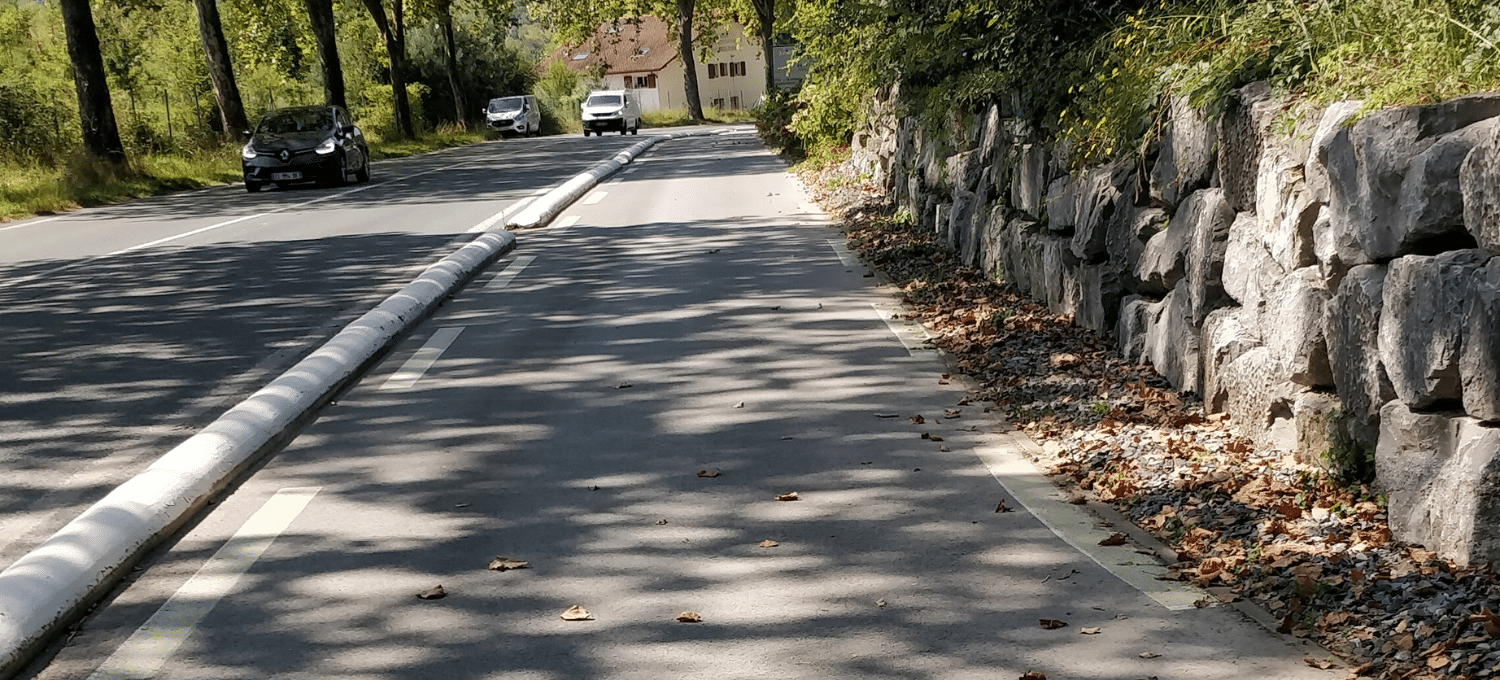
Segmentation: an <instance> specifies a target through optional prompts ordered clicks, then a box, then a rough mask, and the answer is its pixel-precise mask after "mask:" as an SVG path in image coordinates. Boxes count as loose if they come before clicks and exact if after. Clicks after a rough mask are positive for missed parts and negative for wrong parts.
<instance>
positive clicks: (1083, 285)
mask: <svg viewBox="0 0 1500 680" xmlns="http://www.w3.org/2000/svg"><path fill="white" fill-rule="evenodd" d="M1078 287H1079V298H1078V311H1077V315H1076V318H1075V319H1074V323H1076V324H1077V325H1079V326H1081V327H1083V328H1087V329H1089V330H1091V331H1094V332H1095V333H1099V334H1101V335H1106V334H1109V333H1110V332H1112V331H1113V330H1114V328H1115V322H1116V321H1117V320H1118V316H1119V312H1120V298H1121V297H1122V296H1123V295H1124V293H1125V288H1124V286H1122V285H1120V278H1119V275H1118V274H1116V273H1115V271H1114V269H1113V268H1111V267H1109V266H1108V265H1105V264H1083V265H1080V266H1079V268H1078Z"/></svg>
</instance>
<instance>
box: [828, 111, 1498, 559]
mask: <svg viewBox="0 0 1500 680" xmlns="http://www.w3.org/2000/svg"><path fill="white" fill-rule="evenodd" d="M895 98H896V93H895V92H892V93H890V96H888V97H886V98H883V99H882V100H881V101H880V102H878V103H876V104H874V105H873V106H872V108H871V109H870V110H869V111H868V112H867V114H868V115H867V116H866V121H865V123H864V124H863V125H862V127H861V129H860V131H859V133H858V134H856V138H855V145H854V146H855V149H854V151H855V153H854V162H855V163H858V164H860V165H861V166H862V167H863V169H864V170H866V171H868V172H869V173H870V174H871V176H872V177H874V178H875V180H876V181H877V182H878V183H880V184H881V185H882V186H883V188H884V189H885V190H886V191H887V192H888V193H889V194H890V195H891V196H893V197H894V199H895V200H896V202H897V204H898V205H899V206H900V207H901V209H903V210H906V211H909V212H910V214H911V215H912V216H913V218H914V219H916V220H917V222H918V223H919V224H921V225H923V226H925V227H927V228H930V229H933V230H934V231H935V232H937V233H939V234H941V235H942V236H943V238H944V239H945V240H946V241H947V242H948V243H949V244H950V245H951V246H953V248H954V249H955V250H956V251H957V252H959V253H960V254H961V256H962V260H963V262H964V263H966V264H969V265H971V266H976V267H980V268H982V269H984V270H985V271H986V272H987V273H989V274H990V275H992V276H995V277H997V278H999V279H1001V280H1003V281H1005V282H1006V283H1008V284H1010V285H1012V286H1014V287H1016V288H1018V289H1020V290H1022V291H1024V292H1028V293H1029V294H1030V295H1031V296H1032V297H1033V298H1036V299H1038V300H1041V301H1045V302H1046V304H1047V305H1048V306H1049V307H1050V308H1051V309H1052V310H1053V311H1055V312H1057V313H1061V314H1071V315H1073V317H1074V319H1075V322H1076V323H1077V324H1078V325H1080V326H1084V327H1087V328H1090V329H1092V330H1094V331H1097V332H1099V333H1101V334H1105V335H1108V336H1112V337H1114V338H1115V340H1116V341H1117V345H1118V348H1119V351H1120V352H1121V353H1122V354H1123V355H1124V356H1125V357H1126V358H1127V359H1130V360H1134V361H1140V362H1144V363H1149V364H1151V365H1152V366H1154V367H1155V368H1156V370H1157V371H1158V372H1159V373H1161V374H1162V375H1163V376H1164V377H1165V378H1166V379H1167V380H1169V381H1170V382H1171V383H1172V384H1173V385H1174V386H1175V387H1177V388H1178V389H1180V390H1182V391H1184V392H1188V393H1192V394H1195V395H1197V396H1199V397H1200V398H1201V399H1202V401H1203V404H1204V407H1205V408H1206V409H1207V410H1209V411H1210V412H1227V413H1229V414H1230V415H1231V423H1232V424H1233V426H1234V427H1235V428H1236V430H1237V431H1238V432H1239V433H1240V434H1242V435H1243V436H1246V437H1248V438H1250V439H1252V440H1254V441H1255V443H1256V445H1257V446H1258V447H1260V448H1262V449H1270V450H1280V451H1286V452H1297V453H1298V455H1299V456H1301V457H1302V459H1303V460H1304V461H1307V462H1322V461H1324V460H1326V457H1327V456H1328V455H1329V452H1330V451H1334V455H1335V456H1337V455H1340V454H1339V453H1338V452H1337V451H1336V449H1340V448H1342V449H1343V450H1345V451H1348V450H1364V451H1373V452H1374V456H1375V462H1376V474H1377V482H1378V484H1379V486H1380V487H1381V488H1382V489H1383V490H1384V491H1385V492H1386V493H1387V494H1388V496H1389V499H1390V517H1391V524H1392V528H1393V530H1394V531H1395V533H1396V535H1397V537H1398V538H1401V539H1403V540H1408V541H1412V542H1414V543H1419V544H1423V545H1426V546H1428V547H1429V548H1432V549H1436V550H1439V551H1440V552H1441V553H1442V554H1444V555H1446V556H1448V557H1451V558H1453V559H1456V560H1458V561H1460V562H1464V563H1477V562H1483V561H1487V560H1492V559H1497V558H1500V457H1497V456H1496V453H1497V452H1500V258H1497V257H1496V256H1497V255H1500V95H1479V96H1471V97H1464V98H1460V99H1455V100H1452V101H1448V102H1444V103H1441V104H1434V105H1428V106H1416V107H1406V108H1396V109H1388V110H1384V111H1379V112H1376V113H1373V114H1370V115H1368V116H1365V117H1363V118H1357V117H1356V113H1357V112H1358V110H1359V105H1358V103H1357V102H1345V103H1340V104H1336V105H1333V106H1331V107H1329V108H1327V109H1326V110H1320V111H1310V112H1309V111H1304V112H1302V113H1300V114H1298V113H1296V112H1294V111H1293V112H1289V111H1288V110H1287V108H1286V106H1285V105H1284V103H1283V102H1280V101H1278V100H1276V99H1274V98H1273V97H1271V96H1270V94H1269V91H1268V89H1267V88H1266V87H1265V86H1264V85H1263V84H1257V85H1251V86H1248V87H1246V88H1244V89H1242V90H1241V91H1240V92H1239V93H1238V97H1237V98H1236V100H1235V101H1234V103H1233V104H1231V105H1230V106H1229V108H1228V109H1227V110H1226V112H1225V113H1224V114H1223V115H1222V116H1221V117H1219V118H1218V119H1216V120H1208V119H1206V118H1205V117H1204V116H1202V115H1201V114H1200V113H1199V112H1197V111H1195V110H1193V109H1192V108H1190V107H1188V106H1187V105H1186V104H1185V103H1183V102H1181V101H1178V102H1173V103H1172V105H1171V107H1170V111H1169V112H1168V115H1169V123H1168V125H1167V126H1166V127H1165V128H1164V129H1163V133H1162V135H1161V138H1160V140H1159V141H1158V142H1156V143H1155V144H1154V146H1153V148H1151V149H1150V150H1149V151H1148V152H1147V153H1145V154H1143V155H1142V156H1141V157H1136V158H1131V159H1127V160H1121V161H1117V162H1115V163H1112V164H1109V165H1104V166H1099V167H1093V168H1089V169H1086V170H1071V171H1070V170H1069V167H1068V164H1067V162H1066V159H1065V157H1064V153H1063V152H1062V151H1061V150H1059V149H1057V148H1054V147H1049V146H1048V145H1046V144H1043V143H1041V142H1040V141H1038V140H1037V138H1036V137H1035V136H1033V135H1031V134H1030V133H1029V132H1028V130H1026V128H1025V126H1024V125H1022V124H1020V123H1019V122H1017V121H1015V120H1012V119H1009V118H1008V117H1007V112H1006V111H1005V108H1004V107H1003V106H1001V105H995V106H992V107H990V108H989V109H988V110H987V111H982V112H980V113H979V114H977V115H968V116H961V117H954V118H950V120H952V121H953V122H954V124H953V125H950V126H947V127H945V128H944V129H941V130H936V131H934V130H933V129H932V128H931V127H926V126H923V125H921V124H920V123H919V122H918V121H917V119H916V118H914V117H898V116H897V115H896V114H895V113H894V111H895V108H894V105H893V103H892V102H893V101H894V100H895Z"/></svg>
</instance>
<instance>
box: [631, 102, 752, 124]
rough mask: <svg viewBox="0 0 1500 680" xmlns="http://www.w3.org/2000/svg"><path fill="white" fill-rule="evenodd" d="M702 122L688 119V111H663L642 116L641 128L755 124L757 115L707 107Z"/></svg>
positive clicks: (743, 111)
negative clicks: (705, 124) (704, 124)
mask: <svg viewBox="0 0 1500 680" xmlns="http://www.w3.org/2000/svg"><path fill="white" fill-rule="evenodd" d="M703 118H704V120H702V121H696V120H693V119H692V118H690V117H688V113H687V109H685V108H683V109H661V110H659V111H647V112H645V113H642V114H641V127H648V128H661V127H681V126H684V125H699V124H701V123H704V122H708V123H752V122H755V113H754V112H752V111H750V110H749V109H715V108H708V107H705V108H704V109H703Z"/></svg>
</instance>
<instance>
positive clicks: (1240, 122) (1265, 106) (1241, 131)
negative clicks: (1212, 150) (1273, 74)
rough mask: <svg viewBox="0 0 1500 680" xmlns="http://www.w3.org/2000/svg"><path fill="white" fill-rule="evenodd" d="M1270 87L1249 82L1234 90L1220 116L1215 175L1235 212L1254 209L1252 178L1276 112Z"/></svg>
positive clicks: (1253, 184)
mask: <svg viewBox="0 0 1500 680" xmlns="http://www.w3.org/2000/svg"><path fill="white" fill-rule="evenodd" d="M1276 110H1277V107H1276V104H1275V102H1274V101H1272V99H1271V88H1270V86H1269V85H1267V84H1266V83H1264V82H1259V83H1251V84H1249V85H1246V86H1244V87H1242V88H1240V90H1239V91H1238V92H1236V93H1235V96H1234V97H1233V99H1232V101H1231V102H1230V103H1229V105H1228V106H1227V107H1226V108H1225V109H1224V115H1222V116H1220V118H1219V129H1218V138H1219V157H1218V168H1217V170H1218V177H1219V183H1220V185H1221V186H1222V187H1223V190H1224V198H1225V200H1227V201H1228V202H1229V206H1230V208H1231V209H1232V210H1233V211H1234V212H1252V211H1254V210H1255V181H1256V178H1257V177H1258V176H1259V174H1260V157H1261V152H1262V149H1261V145H1262V144H1263V142H1264V140H1265V137H1266V131H1267V129H1268V128H1269V127H1270V125H1271V121H1272V120H1273V119H1274V117H1275V115H1276Z"/></svg>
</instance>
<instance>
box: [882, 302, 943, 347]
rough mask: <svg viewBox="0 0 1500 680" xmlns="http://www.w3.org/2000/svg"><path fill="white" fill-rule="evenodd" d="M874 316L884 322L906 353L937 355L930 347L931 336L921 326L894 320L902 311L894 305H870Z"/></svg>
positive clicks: (908, 320) (912, 322) (906, 321)
mask: <svg viewBox="0 0 1500 680" xmlns="http://www.w3.org/2000/svg"><path fill="white" fill-rule="evenodd" d="M870 307H871V308H873V309H874V310H875V314H876V315H877V316H879V317H880V320H881V321H884V322H885V327H886V328H889V329H891V333H892V334H893V335H895V336H896V339H897V340H900V341H901V346H902V347H904V348H906V352H907V353H908V354H910V355H912V356H914V357H930V356H933V355H934V354H937V353H938V349H937V348H936V347H933V346H932V342H931V336H929V335H928V334H927V329H926V328H923V327H922V324H920V323H917V322H916V321H912V320H910V319H898V318H896V317H897V315H899V314H900V313H901V312H902V310H901V308H900V307H899V306H898V305H895V304H881V303H878V302H872V303H870Z"/></svg>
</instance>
